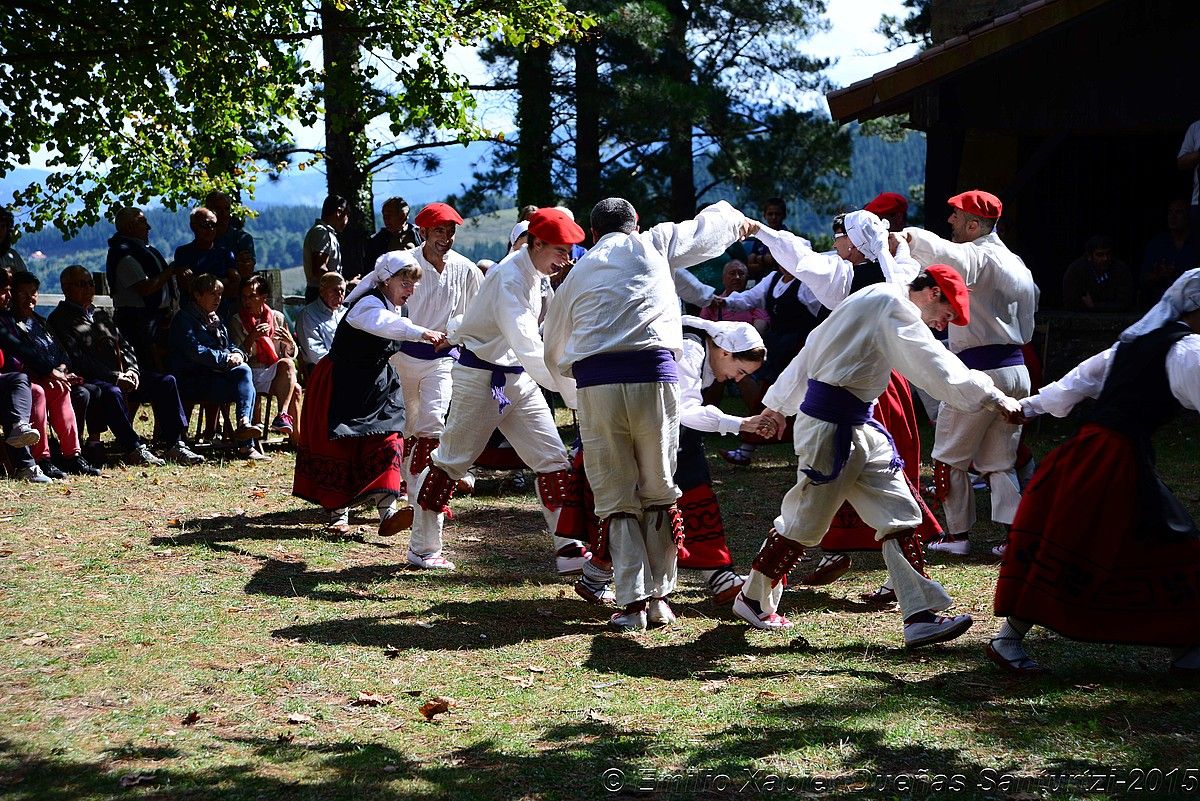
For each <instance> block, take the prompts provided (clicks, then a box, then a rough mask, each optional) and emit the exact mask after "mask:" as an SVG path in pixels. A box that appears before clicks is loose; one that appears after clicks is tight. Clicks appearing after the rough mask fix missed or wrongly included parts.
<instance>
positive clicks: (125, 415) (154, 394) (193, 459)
mask: <svg viewBox="0 0 1200 801" xmlns="http://www.w3.org/2000/svg"><path fill="white" fill-rule="evenodd" d="M59 280H60V282H61V283H62V289H63V296H64V297H65V298H66V299H65V300H62V301H60V302H59V304H58V306H57V307H56V308H55V309H54V311H52V312H50V316H49V317H48V318H47V324H48V325H49V328H50V331H51V333H53V334H54V337H55V339H57V340H58V343H59V344H60V345H61V346H62V349H63V350H64V351H66V354H67V357H68V358H69V359H70V362H71V368H72V369H73V370H74V371H75V372H76V373H78V374H79V375H81V376H83V378H84V379H85V380H86V382H87V383H88V384H91V385H95V386H97V387H98V388H99V389H100V391H101V396H102V398H103V399H104V400H105V401H107V404H106V405H107V406H108V407H109V408H110V409H111V410H112V413H111V414H109V415H108V416H107V417H106V418H105V419H106V422H107V423H108V426H109V428H111V429H112V431H113V434H114V435H115V436H116V437H117V442H118V444H120V445H121V447H122V448H123V449H124V450H125V451H126V453H125V456H124V460H125V461H126V462H128V463H131V464H153V465H161V464H163V463H164V462H163V460H162V459H160V458H159V457H157V456H155V455H154V453H153V452H151V451H150V449H149V447H148V445H147V444H146V443H145V442H144V441H143V440H142V438H141V437H140V436H138V434H137V433H136V432H134V430H133V409H135V408H136V407H137V406H138V404H140V403H149V404H150V408H152V409H153V410H154V442H155V443H156V444H157V445H158V446H159V447H160V448H161V449H163V450H164V451H165V456H166V458H167V459H169V460H171V461H172V462H175V463H176V464H184V465H192V464H200V463H201V462H203V461H204V457H203V456H200V455H199V454H196V453H194V452H192V451H191V450H190V449H189V448H188V447H187V445H185V444H184V441H183V437H184V434H185V432H186V430H187V415H186V414H185V413H184V410H183V402H182V401H181V400H180V399H179V389H178V388H177V387H176V385H175V377H174V376H172V375H169V374H167V373H156V372H150V371H146V372H143V371H142V370H140V369H139V367H138V361H137V355H136V354H135V353H134V349H133V346H132V345H131V344H130V342H129V340H127V339H125V338H124V337H122V336H121V332H120V330H118V329H117V326H116V324H115V323H113V320H112V317H111V316H110V315H109V313H108V312H107V311H106V310H104V309H97V308H96V307H95V306H94V305H92V300H93V299H94V298H95V296H96V285H95V282H94V281H93V280H92V274H91V273H89V272H88V271H87V270H86V269H84V268H83V267H82V266H80V265H78V264H73V265H71V266H70V267H68V268H67V269H65V270H63V271H62V275H61V277H60V279H59ZM92 433H93V432H91V431H90V429H89V434H92Z"/></svg>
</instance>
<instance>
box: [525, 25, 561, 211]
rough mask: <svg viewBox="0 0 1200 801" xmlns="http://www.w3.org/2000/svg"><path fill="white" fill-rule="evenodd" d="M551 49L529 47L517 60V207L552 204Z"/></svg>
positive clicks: (553, 198)
mask: <svg viewBox="0 0 1200 801" xmlns="http://www.w3.org/2000/svg"><path fill="white" fill-rule="evenodd" d="M551 55H552V48H550V47H547V46H546V45H544V44H543V45H541V46H540V47H531V48H529V49H528V50H525V51H523V52H522V53H521V55H520V56H519V57H518V58H517V92H518V95H519V99H518V101H517V128H518V129H519V130H520V132H521V133H520V140H519V141H518V142H517V206H518V207H520V206H525V205H528V204H533V205H535V206H549V205H553V204H554V201H555V197H554V181H553V179H552V178H551V174H550V166H551V157H552V155H553V153H552V149H551V141H550V133H551V122H550V104H551V101H552V98H551V92H552V91H553V87H552V84H551V80H552V76H551V73H550V57H551Z"/></svg>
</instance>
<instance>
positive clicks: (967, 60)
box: [826, 0, 1113, 122]
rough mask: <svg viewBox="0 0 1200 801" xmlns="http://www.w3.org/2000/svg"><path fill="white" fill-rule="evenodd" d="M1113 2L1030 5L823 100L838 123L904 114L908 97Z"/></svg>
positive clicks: (1062, 0)
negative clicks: (898, 113) (825, 100)
mask: <svg viewBox="0 0 1200 801" xmlns="http://www.w3.org/2000/svg"><path fill="white" fill-rule="evenodd" d="M1111 2H1113V0H1034V2H1032V3H1028V4H1026V5H1024V6H1021V7H1020V8H1018V9H1017V10H1016V11H1013V12H1012V13H1009V14H1005V15H1004V16H1001V17H997V18H996V19H994V20H992V21H991V22H989V23H987V24H986V25H982V26H980V27H978V28H975V29H973V30H971V31H969V32H967V33H965V34H962V35H960V36H956V37H954V38H953V39H947V40H946V41H945V42H942V43H941V44H938V45H936V46H934V47H931V48H929V49H927V50H923V51H921V52H920V53H918V54H917V55H916V56H914V57H912V58H910V59H907V60H905V61H901V62H900V63H899V64H896V65H895V66H893V67H891V68H889V69H886V70H884V71H882V72H878V73H876V74H874V75H872V76H871V77H870V78H866V79H864V80H861V81H858V82H857V83H853V84H851V85H850V86H847V87H846V88H844V89H836V90H834V91H831V92H829V93H828V94H827V95H826V99H827V100H828V102H829V112H830V114H832V115H833V118H834V119H835V120H837V121H838V122H848V121H849V120H853V119H857V120H868V119H872V118H874V117H882V116H884V115H887V114H895V113H897V112H899V111H904V110H907V109H908V107H909V105H910V103H911V99H912V95H913V93H914V92H915V91H916V90H918V89H920V88H922V87H924V86H928V85H930V84H933V83H936V82H938V81H941V80H944V79H945V78H947V77H949V76H951V75H953V74H954V73H956V72H959V71H961V70H964V69H967V68H968V67H972V66H975V65H976V64H977V63H979V62H980V61H983V60H985V59H988V58H991V57H993V56H996V55H998V54H1000V53H1002V52H1003V51H1005V50H1008V49H1009V48H1012V47H1015V46H1017V45H1020V44H1022V43H1023V42H1026V41H1027V40H1029V39H1030V38H1032V37H1034V36H1038V35H1039V34H1043V33H1046V32H1047V31H1050V30H1053V29H1054V28H1057V27H1059V26H1061V25H1064V24H1066V23H1068V22H1072V21H1074V20H1075V19H1077V18H1078V17H1079V16H1081V15H1083V14H1086V13H1088V12H1090V11H1093V10H1095V9H1097V8H1099V7H1101V6H1104V5H1107V4H1109V3H1111Z"/></svg>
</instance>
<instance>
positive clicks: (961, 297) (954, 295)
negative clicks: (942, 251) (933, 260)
mask: <svg viewBox="0 0 1200 801" xmlns="http://www.w3.org/2000/svg"><path fill="white" fill-rule="evenodd" d="M925 272H927V273H929V275H930V277H932V278H933V280H934V281H935V282H936V283H937V285H938V289H940V290H942V294H943V295H944V296H945V297H946V300H947V301H948V302H949V303H950V308H951V309H954V319H953V320H951V321H950V322H951V323H953V324H954V325H966V324H967V323H968V322H970V320H971V299H970V297H968V295H967V293H968V291H969V290H968V289H967V285H966V284H965V283H963V279H962V276H961V275H959V274H958V271H957V270H955V269H954V268H953V267H951V266H949V265H948V264H931V265H929V266H928V267H926V268H925Z"/></svg>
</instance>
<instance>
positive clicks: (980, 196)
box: [946, 189, 1004, 220]
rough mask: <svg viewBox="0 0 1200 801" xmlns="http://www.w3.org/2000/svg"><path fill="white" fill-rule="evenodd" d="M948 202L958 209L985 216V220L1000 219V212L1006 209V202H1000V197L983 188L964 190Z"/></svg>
mask: <svg viewBox="0 0 1200 801" xmlns="http://www.w3.org/2000/svg"><path fill="white" fill-rule="evenodd" d="M946 202H947V203H949V204H950V205H951V206H953V207H954V208H956V209H959V210H961V211H965V212H966V213H967V214H974V215H975V216H976V217H983V218H984V219H985V220H996V219H999V218H1000V212H1002V211H1003V210H1004V204H1003V203H1001V202H1000V198H998V197H996V196H995V195H993V194H992V193H991V192H984V191H983V190H982V189H972V190H971V191H970V192H963V193H962V194H961V195H955V196H954V197H952V198H950V199H949V200H947V201H946Z"/></svg>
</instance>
